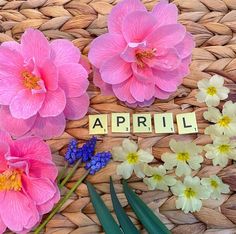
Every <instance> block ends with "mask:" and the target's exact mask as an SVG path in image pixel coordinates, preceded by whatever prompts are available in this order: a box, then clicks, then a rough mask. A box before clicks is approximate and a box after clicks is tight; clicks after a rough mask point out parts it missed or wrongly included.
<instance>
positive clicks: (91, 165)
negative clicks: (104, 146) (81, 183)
mask: <svg viewBox="0 0 236 234" xmlns="http://www.w3.org/2000/svg"><path fill="white" fill-rule="evenodd" d="M111 156H112V155H111V152H100V153H97V154H96V155H94V156H93V157H92V158H91V160H90V161H89V162H87V163H86V165H85V169H86V170H90V171H89V174H90V175H94V174H95V173H96V172H98V171H100V170H101V169H102V168H103V167H105V166H106V165H107V164H108V162H109V161H110V160H111Z"/></svg>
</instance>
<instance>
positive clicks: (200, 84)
mask: <svg viewBox="0 0 236 234" xmlns="http://www.w3.org/2000/svg"><path fill="white" fill-rule="evenodd" d="M197 86H198V88H199V89H207V88H208V87H209V80H208V79H203V80H199V81H198V82H197Z"/></svg>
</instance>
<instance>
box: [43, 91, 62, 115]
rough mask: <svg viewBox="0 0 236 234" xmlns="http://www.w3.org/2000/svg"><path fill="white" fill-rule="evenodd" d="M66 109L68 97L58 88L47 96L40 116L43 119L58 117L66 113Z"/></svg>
mask: <svg viewBox="0 0 236 234" xmlns="http://www.w3.org/2000/svg"><path fill="white" fill-rule="evenodd" d="M65 107H66V95H65V93H64V91H63V90H62V89H61V88H58V89H57V90H55V91H48V92H47V93H46V94H45V100H44V103H43V105H42V107H41V109H40V110H39V114H40V116H41V117H49V116H57V115H59V114H61V113H62V112H63V111H64V109H65Z"/></svg>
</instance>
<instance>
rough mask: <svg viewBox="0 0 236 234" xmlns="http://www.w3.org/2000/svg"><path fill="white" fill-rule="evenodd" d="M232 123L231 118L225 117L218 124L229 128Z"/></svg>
mask: <svg viewBox="0 0 236 234" xmlns="http://www.w3.org/2000/svg"><path fill="white" fill-rule="evenodd" d="M230 123H231V118H229V117H228V116H223V117H222V118H221V119H220V120H219V121H218V124H219V125H220V126H221V127H228V126H229V124H230Z"/></svg>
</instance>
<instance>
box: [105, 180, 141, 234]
mask: <svg viewBox="0 0 236 234" xmlns="http://www.w3.org/2000/svg"><path fill="white" fill-rule="evenodd" d="M110 192H111V199H112V204H113V208H114V210H115V213H116V217H117V219H118V221H119V223H120V226H121V228H122V230H123V232H124V234H139V231H138V229H137V228H136V227H135V226H134V224H133V223H132V222H131V220H130V219H129V217H128V215H127V214H126V213H125V211H124V209H123V208H122V206H121V204H120V202H119V200H118V198H117V196H116V192H115V189H114V185H113V181H112V178H111V177H110Z"/></svg>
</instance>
